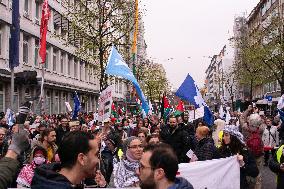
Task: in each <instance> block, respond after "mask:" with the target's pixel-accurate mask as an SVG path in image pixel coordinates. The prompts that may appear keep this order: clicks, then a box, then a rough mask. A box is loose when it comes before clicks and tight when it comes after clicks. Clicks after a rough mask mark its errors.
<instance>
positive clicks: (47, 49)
mask: <svg viewBox="0 0 284 189" xmlns="http://www.w3.org/2000/svg"><path fill="white" fill-rule="evenodd" d="M48 64H49V47H48V46H46V56H45V63H44V67H45V68H46V69H48Z"/></svg>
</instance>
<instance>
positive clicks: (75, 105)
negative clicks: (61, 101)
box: [72, 91, 81, 120]
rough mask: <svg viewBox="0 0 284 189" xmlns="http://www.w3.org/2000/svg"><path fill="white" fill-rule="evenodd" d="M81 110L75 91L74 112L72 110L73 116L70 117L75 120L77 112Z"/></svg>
mask: <svg viewBox="0 0 284 189" xmlns="http://www.w3.org/2000/svg"><path fill="white" fill-rule="evenodd" d="M80 109H81V103H80V100H79V97H78V94H77V92H76V91H75V95H74V110H73V115H72V119H73V120H75V119H77V117H78V112H79V111H80Z"/></svg>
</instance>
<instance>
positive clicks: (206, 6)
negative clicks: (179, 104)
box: [140, 0, 259, 88]
mask: <svg viewBox="0 0 284 189" xmlns="http://www.w3.org/2000/svg"><path fill="white" fill-rule="evenodd" d="M141 1H142V4H144V5H143V7H144V8H145V9H146V15H145V16H144V18H143V20H144V24H145V39H146V43H147V46H148V48H147V53H148V58H150V59H153V60H154V61H155V62H156V63H162V64H163V65H164V67H165V69H166V72H167V77H168V79H169V80H170V82H171V83H172V85H173V86H174V87H175V88H178V87H179V86H180V84H181V83H182V81H183V80H184V79H185V77H186V75H187V73H189V74H191V76H192V77H193V78H194V79H195V80H196V82H197V83H198V85H199V86H202V85H203V83H204V80H205V70H206V68H207V67H208V65H209V63H210V59H208V58H204V57H203V56H207V57H208V56H212V55H214V54H218V53H219V52H220V50H221V49H222V47H223V46H224V45H225V44H228V39H229V38H230V37H232V35H233V24H234V17H235V16H236V15H242V14H243V13H245V12H246V14H247V15H248V14H249V13H250V12H251V10H252V9H253V8H254V7H255V6H256V4H257V3H258V2H259V0H141ZM142 4H141V5H140V6H141V7H142ZM188 57H190V58H188ZM171 58H173V59H171ZM168 59H170V60H168Z"/></svg>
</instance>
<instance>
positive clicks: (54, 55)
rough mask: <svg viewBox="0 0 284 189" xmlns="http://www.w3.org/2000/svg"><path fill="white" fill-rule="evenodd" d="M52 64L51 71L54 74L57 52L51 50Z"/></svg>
mask: <svg viewBox="0 0 284 189" xmlns="http://www.w3.org/2000/svg"><path fill="white" fill-rule="evenodd" d="M52 57H53V59H52V60H53V62H52V70H53V71H54V72H56V65H57V50H53V56H52Z"/></svg>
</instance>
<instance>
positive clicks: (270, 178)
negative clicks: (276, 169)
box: [261, 166, 276, 189]
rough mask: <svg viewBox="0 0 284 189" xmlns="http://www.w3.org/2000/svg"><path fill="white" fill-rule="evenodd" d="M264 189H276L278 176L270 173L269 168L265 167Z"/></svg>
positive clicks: (263, 171)
mask: <svg viewBox="0 0 284 189" xmlns="http://www.w3.org/2000/svg"><path fill="white" fill-rule="evenodd" d="M261 172H262V188H263V189H276V176H275V174H274V173H273V172H272V171H270V169H269V167H268V166H267V167H264V168H263V169H262V170H261Z"/></svg>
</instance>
